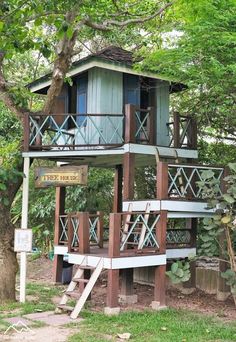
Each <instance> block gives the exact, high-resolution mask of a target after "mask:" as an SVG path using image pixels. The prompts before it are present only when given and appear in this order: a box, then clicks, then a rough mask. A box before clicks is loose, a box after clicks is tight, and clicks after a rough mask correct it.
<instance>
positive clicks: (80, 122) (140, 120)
mask: <svg viewBox="0 0 236 342" xmlns="http://www.w3.org/2000/svg"><path fill="white" fill-rule="evenodd" d="M153 118H154V113H153V108H148V109H139V108H137V107H135V106H133V105H126V107H125V115H124V114H68V113H67V114H51V115H47V114H43V113H41V114H38V113H37V114H27V115H26V116H25V123H24V150H25V151H29V150H40V151H41V150H54V151H63V150H77V149H81V148H84V147H93V148H96V147H99V146H103V147H112V146H118V145H122V144H124V143H140V144H153V141H154V131H153V127H154V125H153Z"/></svg>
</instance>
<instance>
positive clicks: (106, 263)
mask: <svg viewBox="0 0 236 342" xmlns="http://www.w3.org/2000/svg"><path fill="white" fill-rule="evenodd" d="M83 259H84V255H83V254H70V253H69V254H68V262H69V263H70V264H77V265H79V264H81V262H82V260H83ZM100 259H101V257H100V256H91V255H86V263H87V265H89V266H96V265H97V263H98V261H99V260H100ZM158 265H166V255H165V254H161V255H142V256H132V257H118V258H104V257H103V267H104V268H105V269H112V270H116V269H124V268H136V267H145V266H158Z"/></svg>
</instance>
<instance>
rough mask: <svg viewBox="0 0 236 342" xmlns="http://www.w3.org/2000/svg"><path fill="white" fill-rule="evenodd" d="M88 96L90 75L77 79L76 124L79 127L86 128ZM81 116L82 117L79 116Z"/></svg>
mask: <svg viewBox="0 0 236 342" xmlns="http://www.w3.org/2000/svg"><path fill="white" fill-rule="evenodd" d="M87 94H88V74H87V73H86V74H82V75H79V77H78V79H77V105H76V113H77V115H76V122H77V125H78V126H86V123H87V120H86V117H85V116H83V115H82V114H87ZM79 114H81V115H79Z"/></svg>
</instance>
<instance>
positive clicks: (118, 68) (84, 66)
mask: <svg viewBox="0 0 236 342" xmlns="http://www.w3.org/2000/svg"><path fill="white" fill-rule="evenodd" d="M95 67H98V68H102V69H107V70H112V71H118V72H122V73H127V74H131V75H138V76H144V77H150V78H153V79H157V80H161V81H168V82H170V83H171V82H174V81H170V80H168V79H166V78H163V77H162V76H161V75H156V74H153V73H150V72H139V71H138V70H135V69H132V68H129V67H126V66H122V65H118V64H115V63H114V64H112V63H105V62H102V61H90V62H84V64H82V65H80V66H77V67H75V68H74V69H72V70H70V71H68V72H67V74H66V77H72V76H76V75H77V74H80V73H82V72H84V71H86V70H88V69H91V68H95ZM51 82H52V80H51V79H50V80H47V81H44V82H42V83H39V84H36V85H34V86H32V87H31V88H30V91H31V92H32V93H34V92H36V91H38V90H40V89H43V88H46V87H49V86H50V85H51Z"/></svg>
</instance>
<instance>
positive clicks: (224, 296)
mask: <svg viewBox="0 0 236 342" xmlns="http://www.w3.org/2000/svg"><path fill="white" fill-rule="evenodd" d="M229 295H230V292H222V291H217V293H216V299H217V300H219V301H221V302H224V301H225V300H226V299H227V298H228V297H229Z"/></svg>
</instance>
